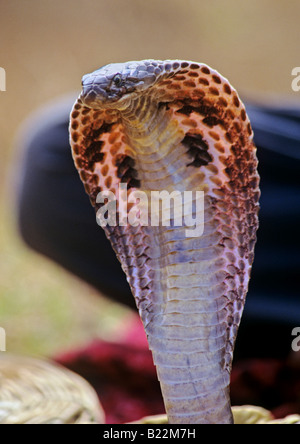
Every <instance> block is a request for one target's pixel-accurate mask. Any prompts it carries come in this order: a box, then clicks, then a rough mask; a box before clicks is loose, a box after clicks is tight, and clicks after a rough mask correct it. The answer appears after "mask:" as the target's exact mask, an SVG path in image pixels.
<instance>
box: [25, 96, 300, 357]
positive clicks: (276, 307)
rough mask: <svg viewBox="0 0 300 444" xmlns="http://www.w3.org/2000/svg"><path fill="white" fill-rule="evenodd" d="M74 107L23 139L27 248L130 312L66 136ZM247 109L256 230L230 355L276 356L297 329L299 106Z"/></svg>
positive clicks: (44, 119) (42, 121)
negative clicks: (255, 172)
mask: <svg viewBox="0 0 300 444" xmlns="http://www.w3.org/2000/svg"><path fill="white" fill-rule="evenodd" d="M71 106H72V101H69V102H68V103H65V104H64V105H60V104H57V105H56V106H55V107H54V108H52V109H51V110H48V111H47V113H46V114H45V113H44V114H43V113H42V114H41V115H40V116H39V117H38V118H36V119H35V120H33V121H32V123H31V126H30V127H28V128H27V130H26V137H23V138H22V142H21V143H22V150H24V151H25V157H24V160H23V162H22V165H21V170H22V173H21V177H22V180H21V183H20V188H19V190H20V191H19V196H18V218H19V226H20V231H21V234H22V236H23V239H24V240H25V241H26V242H27V244H28V245H29V246H30V247H32V248H33V249H35V250H36V251H38V252H40V253H41V254H43V255H45V256H47V257H49V258H51V259H53V260H54V261H56V262H57V263H59V264H60V265H62V266H63V267H65V268H66V269H67V270H69V271H71V272H72V273H74V274H75V275H77V276H79V277H80V278H82V279H83V280H85V281H86V282H87V283H89V284H91V285H93V286H94V287H95V288H97V289H98V290H99V291H101V292H102V293H105V294H107V295H108V296H109V297H110V298H112V299H115V300H117V301H119V302H121V303H123V304H126V305H128V306H130V307H132V308H135V302H134V298H133V296H132V295H131V292H130V289H129V286H128V284H127V281H126V279H125V275H124V273H123V271H122V270H121V267H120V264H119V262H118V261H117V259H116V257H115V254H114V252H113V250H112V248H111V246H110V244H109V242H108V240H107V239H106V237H105V235H104V231H103V230H102V229H101V228H100V227H98V225H97V224H96V220H95V214H94V211H93V209H92V207H91V205H90V203H89V199H88V197H87V196H86V194H85V192H84V189H83V186H82V184H81V181H80V180H79V178H78V175H77V171H76V169H75V167H74V165H73V160H72V157H71V150H70V147H69V138H68V112H69V111H70V109H71ZM247 110H248V113H249V116H250V120H251V122H252V126H253V129H254V134H255V143H256V144H257V147H258V158H259V173H260V175H261V191H262V196H261V211H260V229H259V232H258V242H257V247H256V255H255V261H254V267H253V272H252V279H251V281H250V288H249V293H248V296H247V302H246V306H245V311H244V316H243V319H242V324H241V328H240V331H239V335H238V341H237V347H236V357H237V358H241V357H255V356H256V357H258V356H263V357H267V356H270V357H281V356H286V355H287V354H288V353H289V351H290V349H291V340H292V338H291V331H292V329H293V328H294V327H296V326H298V325H300V297H299V289H300V272H299V270H300V253H299V251H300V236H299V232H298V229H299V226H300V108H297V109H296V108H284V107H277V108H276V107H273V108H270V107H263V106H256V105H251V104H248V106H247Z"/></svg>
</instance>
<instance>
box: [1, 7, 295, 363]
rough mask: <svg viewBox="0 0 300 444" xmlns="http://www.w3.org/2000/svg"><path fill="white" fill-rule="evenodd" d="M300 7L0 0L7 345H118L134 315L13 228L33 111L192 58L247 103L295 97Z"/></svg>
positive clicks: (36, 348)
mask: <svg viewBox="0 0 300 444" xmlns="http://www.w3.org/2000/svg"><path fill="white" fill-rule="evenodd" d="M299 19H300V2H299V0H289V1H288V2H283V1H282V0H251V1H248V2H241V1H238V0H226V1H224V0H211V1H202V0H184V1H183V0H110V1H106V0H84V1H83V0H59V1H58V0H9V1H8V0H0V66H1V67H3V68H5V70H6V75H7V85H6V87H7V91H6V92H0V147H1V161H0V186H1V188H0V208H1V219H0V263H1V267H0V326H1V327H4V328H5V329H6V332H7V349H8V350H9V351H13V352H22V353H33V354H42V355H48V354H52V353H55V352H58V351H61V350H63V349H65V348H66V347H72V346H75V345H77V344H83V343H85V342H86V341H87V340H88V339H90V338H93V337H96V336H98V337H99V336H100V337H104V338H117V337H118V334H120V333H118V331H119V327H120V325H121V323H122V322H123V321H124V319H125V320H126V319H128V317H129V318H130V316H131V314H130V313H129V312H128V311H126V310H124V309H123V308H122V307H119V306H117V305H116V304H112V303H110V302H109V301H107V300H106V299H105V298H103V297H99V295H97V294H95V291H94V290H92V289H90V288H88V287H86V286H85V285H84V284H82V283H79V282H78V281H77V280H76V279H75V278H73V277H72V276H69V275H68V274H66V273H65V272H64V271H62V270H61V269H59V267H57V266H56V265H55V264H52V263H50V262H49V261H47V260H46V259H41V258H40V257H39V256H37V255H35V254H34V253H32V252H30V251H28V250H27V249H26V248H25V247H24V246H23V244H22V243H21V241H20V240H19V238H18V234H17V232H16V229H15V222H14V213H13V203H14V189H13V187H12V185H11V184H12V181H11V175H12V173H13V171H14V165H15V162H16V156H15V145H14V144H15V137H16V131H17V130H18V127H19V125H20V124H21V123H22V121H23V120H24V119H25V118H26V117H27V116H28V114H29V113H30V112H32V111H33V110H35V109H36V108H37V107H38V106H40V105H42V104H44V103H45V102H47V101H49V100H52V99H54V98H56V97H58V96H60V95H62V94H66V93H70V92H71V93H72V92H75V93H76V92H79V90H80V80H81V77H82V75H83V74H85V73H87V72H90V71H92V70H94V69H97V68H99V67H100V66H102V65H104V64H107V63H110V62H120V61H126V60H130V59H131V60H139V59H145V58H155V59H172V58H180V59H189V60H195V61H199V62H205V63H207V64H209V65H211V66H212V67H214V68H216V69H217V70H219V71H220V72H221V73H222V74H223V75H224V76H226V77H228V78H229V80H230V82H231V83H232V84H233V85H234V86H235V87H236V88H237V89H238V91H239V93H240V95H241V96H242V97H244V98H254V99H256V100H257V99H259V100H260V101H261V102H266V101H269V100H271V99H274V98H275V100H280V101H283V100H289V101H290V100H296V101H298V102H299V97H300V96H299V93H298V95H297V93H295V92H293V91H292V89H291V80H292V78H291V71H292V68H293V67H295V66H299V65H300V60H299V41H300V38H299V37H300V32H299Z"/></svg>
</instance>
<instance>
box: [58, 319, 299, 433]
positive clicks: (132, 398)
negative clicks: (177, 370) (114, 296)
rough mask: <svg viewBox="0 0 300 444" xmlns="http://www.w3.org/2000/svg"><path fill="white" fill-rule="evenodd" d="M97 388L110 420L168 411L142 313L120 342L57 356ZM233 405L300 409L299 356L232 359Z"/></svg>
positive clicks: (279, 413) (280, 413) (283, 411)
mask: <svg viewBox="0 0 300 444" xmlns="http://www.w3.org/2000/svg"><path fill="white" fill-rule="evenodd" d="M56 361H57V362H59V363H60V364H62V365H64V366H65V367H67V368H69V369H70V370H73V371H74V372H76V373H78V374H80V375H81V376H83V377H84V378H85V379H86V380H87V381H89V382H90V384H91V385H92V386H93V387H94V388H95V390H96V391H97V393H98V396H99V399H100V400H101V404H102V406H103V408H104V411H105V412H106V422H107V423H108V424H120V423H124V422H130V421H135V420H138V419H140V418H142V417H143V416H148V415H155V414H159V413H163V412H164V411H165V409H164V405H163V400H162V396H161V391H160V387H159V383H158V381H157V376H156V370H155V367H154V365H153V360H152V355H151V353H150V351H149V349H148V343H147V339H146V335H145V332H144V329H143V326H142V324H141V321H140V319H139V318H138V317H136V319H134V321H133V322H132V324H131V325H130V326H129V328H127V329H126V331H125V334H124V336H123V340H121V341H120V342H118V343H113V342H106V341H102V340H95V341H93V342H92V343H90V344H88V345H87V346H85V347H83V348H81V349H79V350H74V351H70V352H66V353H63V354H61V355H60V356H57V357H56ZM231 398H232V404H233V405H243V404H253V405H259V406H262V407H265V408H267V409H270V410H272V413H273V414H274V416H275V417H276V418H280V417H284V416H286V415H288V414H291V413H300V362H299V361H298V362H297V361H294V362H292V361H279V360H275V359H265V360H264V359H251V360H246V361H241V362H238V363H236V364H235V365H234V368H233V372H232V378H231Z"/></svg>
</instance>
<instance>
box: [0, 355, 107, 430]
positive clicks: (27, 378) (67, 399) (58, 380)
mask: <svg viewBox="0 0 300 444" xmlns="http://www.w3.org/2000/svg"><path fill="white" fill-rule="evenodd" d="M0 424H104V412H103V410H102V408H101V406H100V404H99V400H98V397H97V395H96V393H95V392H94V390H93V389H92V387H91V386H90V385H89V384H88V383H87V382H86V381H85V380H84V379H82V378H81V377H80V376H78V375H76V374H75V373H73V372H71V371H69V370H66V369H65V368H63V367H60V366H58V365H56V364H53V363H50V362H47V361H44V360H38V359H32V358H27V357H20V356H15V355H10V354H7V353H1V354H0Z"/></svg>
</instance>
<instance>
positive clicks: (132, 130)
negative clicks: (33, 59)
mask: <svg viewBox="0 0 300 444" xmlns="http://www.w3.org/2000/svg"><path fill="white" fill-rule="evenodd" d="M70 140H71V146H72V152H73V158H74V161H75V165H76V167H77V169H78V171H79V174H80V177H81V180H82V181H83V183H84V185H85V189H86V192H87V193H88V195H89V197H90V200H91V202H92V204H93V205H94V207H95V208H96V210H97V211H99V210H100V209H101V207H103V205H105V202H107V200H106V201H105V202H104V201H99V199H98V198H97V196H98V194H99V193H100V192H106V191H111V192H113V193H114V194H115V195H116V196H117V198H116V199H117V201H118V202H120V201H121V198H122V199H124V198H127V200H128V202H130V195H131V193H134V192H135V191H143V192H144V193H146V195H147V196H150V193H151V191H153V190H156V191H162V190H166V191H168V192H169V193H171V192H173V191H179V192H184V191H196V190H197V191H202V192H204V214H203V218H204V232H203V234H202V235H201V236H198V237H194V236H187V234H186V226H184V224H183V225H182V226H179V225H178V224H177V225H176V224H174V223H172V221H173V222H174V220H172V219H171V221H170V222H171V223H170V225H169V226H167V225H164V224H163V223H159V225H158V226H151V225H150V224H148V226H147V225H146V224H144V225H143V224H141V223H135V224H134V223H128V221H127V224H126V223H120V220H121V219H120V218H119V219H118V221H119V223H117V224H115V225H109V224H108V225H107V226H106V227H104V229H105V232H106V235H107V237H108V239H109V240H110V242H111V244H112V247H113V248H114V250H115V252H116V254H117V256H118V258H119V260H120V262H121V265H122V268H123V270H124V271H125V273H126V276H127V279H128V282H129V284H130V286H131V289H132V293H133V295H134V297H135V300H136V304H137V307H138V310H139V313H140V316H141V319H142V321H143V324H144V328H145V331H146V334H147V337H148V342H149V347H150V349H151V351H152V354H153V360H154V363H155V365H156V368H157V374H158V378H159V380H160V384H161V389H162V394H163V398H164V403H165V408H166V412H167V415H168V420H169V423H173V424H189V423H190V424H193V423H194V424H195V423H215V424H223V423H232V422H233V419H232V412H231V406H230V391H229V387H230V373H231V366H232V357H233V350H234V344H235V339H236V336H237V331H238V326H239V323H240V319H241V315H242V311H243V307H244V303H245V297H246V293H247V288H248V282H249V277H250V271H251V266H252V262H253V258H254V246H255V242H256V231H257V228H258V208H259V203H258V202H259V196H260V191H259V176H258V173H257V158H256V148H255V146H254V144H253V132H252V129H251V125H250V122H249V119H248V116H247V114H246V111H245V107H244V105H243V103H242V102H241V100H240V98H239V96H238V94H237V92H236V91H235V89H234V88H233V87H232V86H231V85H230V84H229V82H228V81H227V80H226V79H225V78H224V77H222V76H221V75H220V74H219V73H218V72H217V71H215V70H213V69H211V68H210V67H209V66H207V65H205V64H202V63H195V62H191V61H185V60H166V61H160V60H143V61H133V62H127V63H120V64H118V63H113V64H110V65H106V66H104V67H102V68H100V69H99V70H97V71H95V72H93V73H92V74H88V75H85V76H84V77H83V81H82V93H81V95H80V96H79V98H78V100H77V101H76V103H75V105H74V107H73V109H72V112H71V121H70ZM120 184H126V188H125V190H121V191H120V188H119V185H120ZM118 190H119V191H118ZM118 192H119V194H118ZM122 193H123V195H121V194H122ZM137 204H138V200H136V201H135V203H134V200H133V201H132V203H131V204H129V206H130V208H129V207H128V211H129V209H131V210H132V208H133V207H134V205H137ZM174 205H175V204H174ZM174 205H173V210H174ZM195 209H196V197H195V196H193V198H192V201H191V206H190V211H191V212H192V213H193V214H194V213H195ZM119 215H120V210H119ZM162 217H163V216H161V219H160V222H162ZM137 220H138V212H137V213H136V221H137ZM96 241H97V240H96V239H95V242H96ZM103 254H105V252H103Z"/></svg>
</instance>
